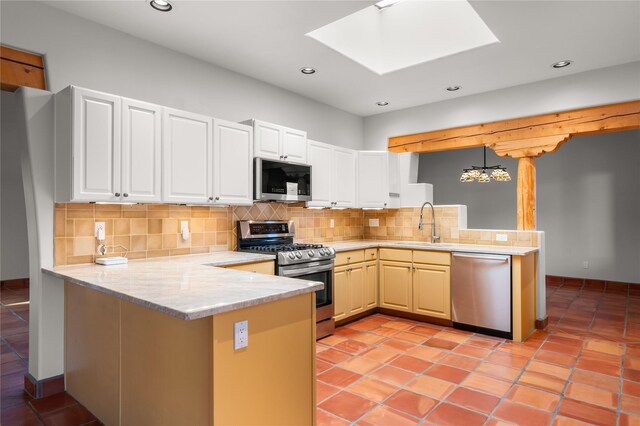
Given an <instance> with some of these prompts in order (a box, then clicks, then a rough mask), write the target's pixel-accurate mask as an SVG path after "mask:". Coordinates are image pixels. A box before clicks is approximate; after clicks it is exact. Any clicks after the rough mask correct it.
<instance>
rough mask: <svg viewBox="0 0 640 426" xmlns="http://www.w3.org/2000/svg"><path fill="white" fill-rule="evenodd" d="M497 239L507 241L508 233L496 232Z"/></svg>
mask: <svg viewBox="0 0 640 426" xmlns="http://www.w3.org/2000/svg"><path fill="white" fill-rule="evenodd" d="M496 241H507V234H496Z"/></svg>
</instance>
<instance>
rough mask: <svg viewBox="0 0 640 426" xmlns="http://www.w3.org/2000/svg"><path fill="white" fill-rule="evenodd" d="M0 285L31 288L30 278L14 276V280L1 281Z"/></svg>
mask: <svg viewBox="0 0 640 426" xmlns="http://www.w3.org/2000/svg"><path fill="white" fill-rule="evenodd" d="M0 286H2V287H3V288H8V289H10V290H14V289H19V288H29V278H14V279H12V280H2V281H0Z"/></svg>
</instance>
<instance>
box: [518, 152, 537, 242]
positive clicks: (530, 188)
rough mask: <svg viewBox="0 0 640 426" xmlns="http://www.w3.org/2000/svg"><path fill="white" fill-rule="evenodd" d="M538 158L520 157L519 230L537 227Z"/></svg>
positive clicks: (530, 229) (529, 229) (531, 229)
mask: <svg viewBox="0 0 640 426" xmlns="http://www.w3.org/2000/svg"><path fill="white" fill-rule="evenodd" d="M535 161H536V159H535V158H534V157H521V158H519V159H518V194H517V197H518V230H520V231H533V230H535V229H536V162H535Z"/></svg>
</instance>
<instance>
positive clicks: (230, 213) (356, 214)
mask: <svg viewBox="0 0 640 426" xmlns="http://www.w3.org/2000/svg"><path fill="white" fill-rule="evenodd" d="M419 215H420V209H415V208H402V209H393V210H361V209H347V210H328V209H326V210H316V209H306V208H304V207H303V206H302V205H301V204H280V203H256V204H254V205H253V206H250V207H249V206H247V207H208V206H178V205H169V204H135V205H122V204H88V203H87V204H79V203H70V204H56V205H55V216H54V220H55V223H54V250H55V258H54V259H55V264H56V265H67V264H77V263H91V262H94V261H95V258H96V249H97V246H98V241H97V240H96V239H95V237H94V227H95V222H105V230H106V240H105V244H106V245H108V246H113V247H110V248H109V252H108V253H107V256H114V255H122V254H124V249H123V248H122V247H126V248H127V249H128V254H127V256H128V257H129V258H130V259H144V258H153V257H159V256H176V255H183V254H196V253H209V252H213V251H223V250H235V249H236V245H237V241H236V238H237V236H236V222H237V221H238V220H287V219H291V220H293V221H294V223H295V227H296V241H300V242H307V243H331V242H333V241H344V240H361V239H363V238H364V239H374V240H412V241H416V240H420V241H427V240H428V239H429V232H430V225H429V224H430V222H431V211H430V210H429V209H425V214H424V223H425V227H424V230H423V231H419V230H418V219H419ZM435 215H436V233H437V235H440V236H441V238H442V242H449V243H467V244H483V245H484V244H487V245H489V244H491V245H517V246H534V247H535V246H537V244H538V241H537V234H536V233H535V232H524V231H494V230H470V229H464V228H466V208H465V207H464V206H436V207H435ZM369 219H378V226H377V227H376V226H369V224H370V221H369ZM185 220H186V221H188V222H189V231H190V237H189V239H187V240H183V239H182V236H181V234H180V222H181V221H185ZM496 233H504V234H507V241H506V242H499V241H496V238H495V234H496Z"/></svg>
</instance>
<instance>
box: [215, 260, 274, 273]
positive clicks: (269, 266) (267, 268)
mask: <svg viewBox="0 0 640 426" xmlns="http://www.w3.org/2000/svg"><path fill="white" fill-rule="evenodd" d="M226 268H227V269H236V270H238V271H247V272H253V273H256V274H265V275H273V274H274V272H275V264H274V262H270V261H267V262H257V263H245V264H243V265H231V266H227V267H226Z"/></svg>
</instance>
